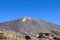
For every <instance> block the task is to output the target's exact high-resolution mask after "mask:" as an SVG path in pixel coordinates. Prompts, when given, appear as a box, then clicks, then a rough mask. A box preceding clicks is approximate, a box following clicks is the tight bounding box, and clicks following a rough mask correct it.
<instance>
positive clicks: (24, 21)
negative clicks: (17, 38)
mask: <svg viewBox="0 0 60 40" xmlns="http://www.w3.org/2000/svg"><path fill="white" fill-rule="evenodd" d="M0 27H1V28H3V29H5V30H12V31H15V32H19V33H20V34H23V35H30V34H31V35H34V36H37V35H38V33H40V32H50V31H52V30H56V31H59V32H60V26H58V25H55V24H53V23H48V22H45V21H42V20H37V19H34V18H30V17H24V18H21V19H18V20H13V21H8V22H4V23H0Z"/></svg>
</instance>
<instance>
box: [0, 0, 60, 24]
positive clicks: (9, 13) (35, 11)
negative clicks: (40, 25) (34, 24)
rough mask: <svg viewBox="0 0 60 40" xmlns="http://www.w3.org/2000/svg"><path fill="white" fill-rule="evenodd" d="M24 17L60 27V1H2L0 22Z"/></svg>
mask: <svg viewBox="0 0 60 40" xmlns="http://www.w3.org/2000/svg"><path fill="white" fill-rule="evenodd" d="M24 16H29V17H32V18H37V19H42V20H45V21H48V22H52V23H55V24H58V25H60V0H0V22H5V21H10V20H15V19H19V18H21V17H24Z"/></svg>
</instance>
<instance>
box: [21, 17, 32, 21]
mask: <svg viewBox="0 0 60 40" xmlns="http://www.w3.org/2000/svg"><path fill="white" fill-rule="evenodd" d="M26 20H31V18H30V17H24V18H23V19H22V21H23V22H25V21H26Z"/></svg>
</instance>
